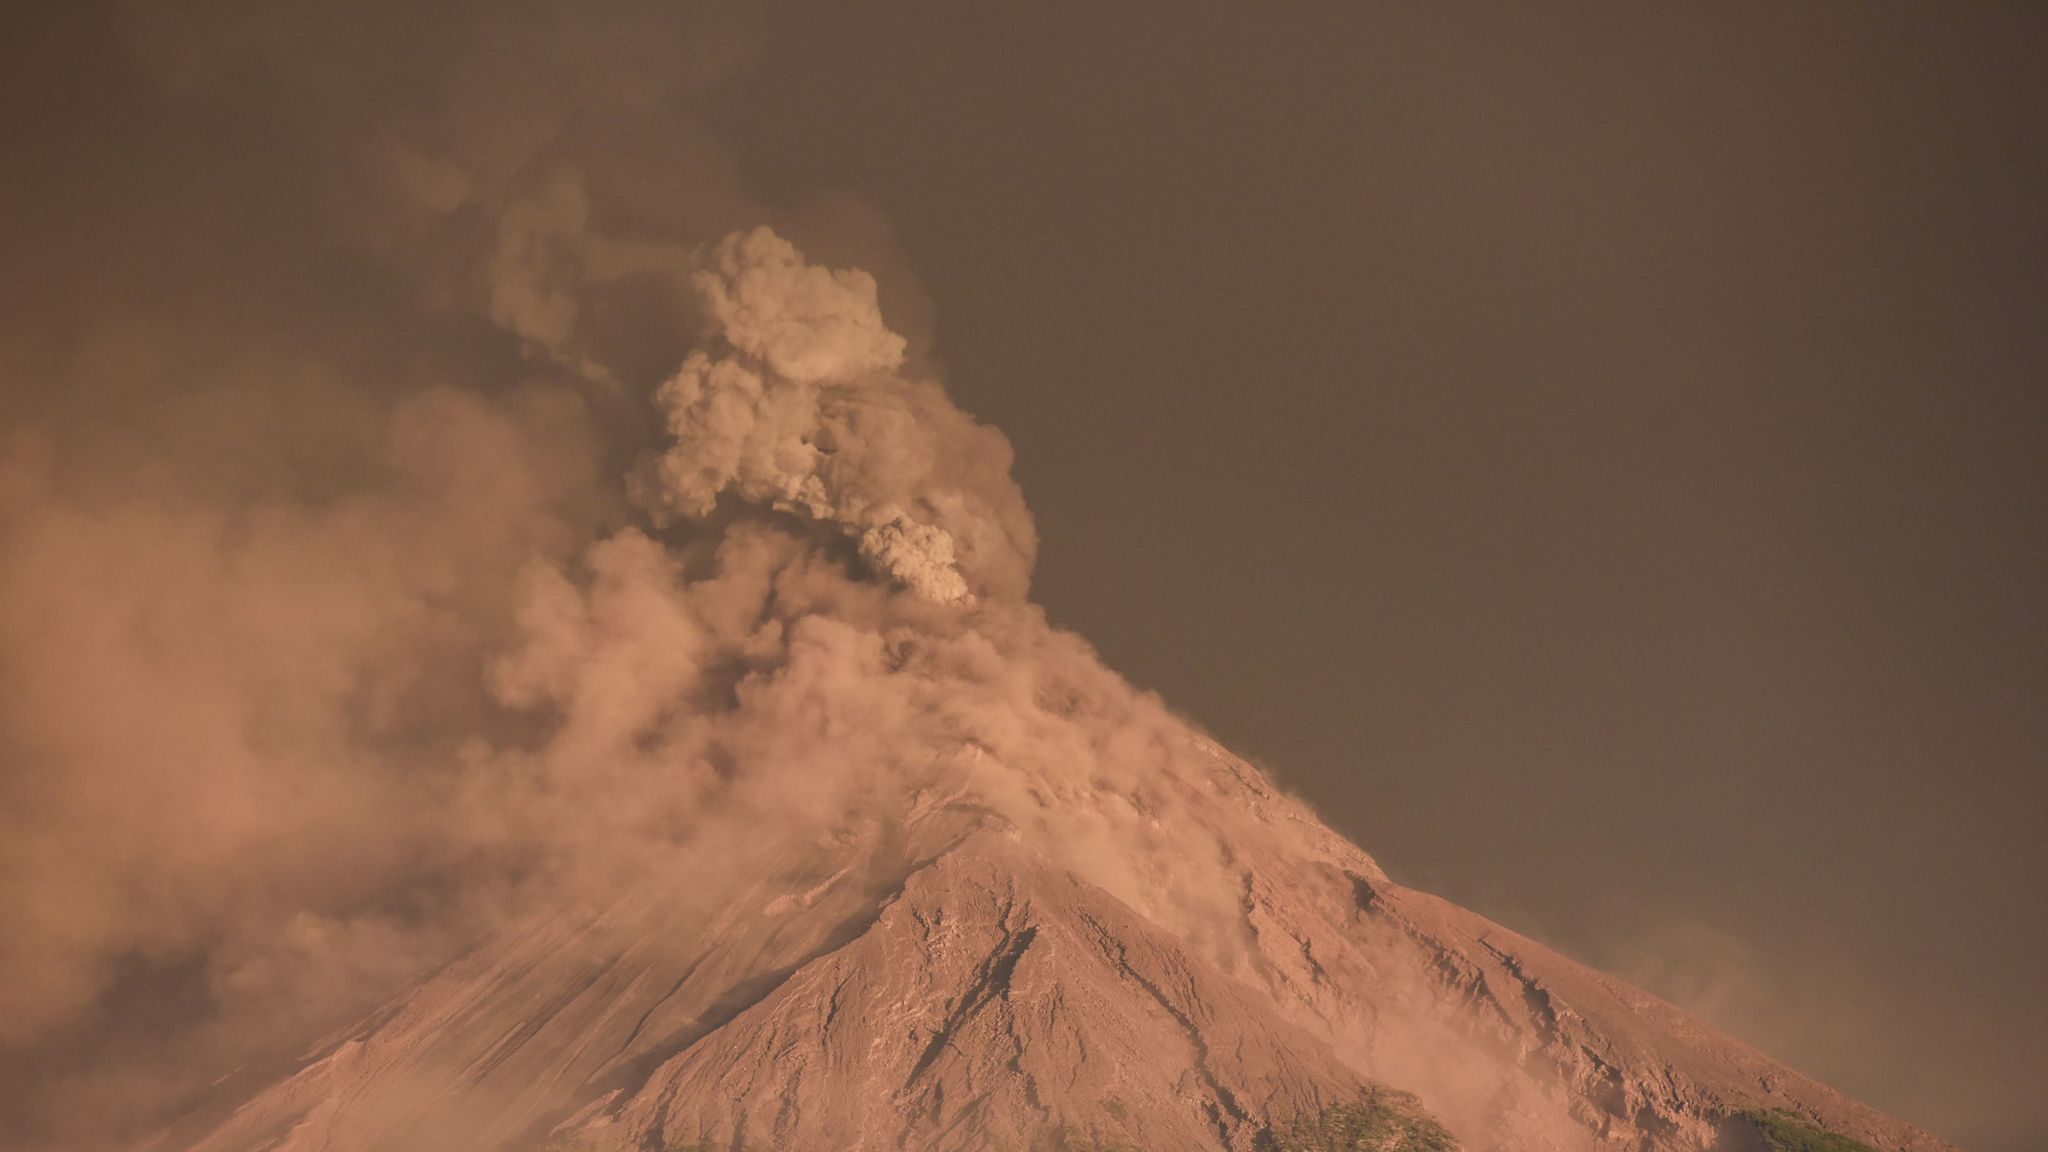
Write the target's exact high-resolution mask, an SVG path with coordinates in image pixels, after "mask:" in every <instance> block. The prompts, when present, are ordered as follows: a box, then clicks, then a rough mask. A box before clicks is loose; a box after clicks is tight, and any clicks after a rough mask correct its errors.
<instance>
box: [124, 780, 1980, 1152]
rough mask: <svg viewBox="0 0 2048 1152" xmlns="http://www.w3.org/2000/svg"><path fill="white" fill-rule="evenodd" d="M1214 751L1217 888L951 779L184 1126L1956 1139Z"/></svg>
mask: <svg viewBox="0 0 2048 1152" xmlns="http://www.w3.org/2000/svg"><path fill="white" fill-rule="evenodd" d="M1205 748H1206V746H1205ZM1206 751H1207V754H1208V756H1209V763H1210V765H1211V768H1212V769H1213V776H1212V778H1211V779H1209V780H1206V781H1202V782H1200V787H1199V788H1193V789H1191V790H1190V791H1191V797H1190V806H1189V810H1191V811H1195V812H1202V811H1205V810H1212V811H1213V812H1214V818H1215V819H1216V820H1217V821H1219V822H1221V823H1222V824H1223V825H1225V826H1227V827H1228V829H1229V833H1230V835H1229V840H1228V842H1229V844H1230V852H1229V855H1230V857H1231V859H1230V860H1229V861H1228V867H1229V870H1230V871H1231V872H1232V873H1233V874H1235V875H1236V876H1237V877H1238V878H1239V884H1240V888H1239V891H1237V892H1236V893H1235V894H1234V902H1235V912H1234V914H1230V915H1227V916H1222V917H1219V918H1218V922H1216V923H1205V924H1203V925H1201V926H1200V927H1199V928H1197V927H1194V926H1191V925H1189V924H1184V923H1183V924H1173V923H1162V922H1160V921H1158V920H1155V919H1153V918H1148V917H1147V916H1146V915H1144V914H1141V913H1140V912H1139V911H1137V910H1136V909H1135V908H1134V907H1133V906H1132V905H1131V904H1130V903H1128V902H1126V901H1125V900H1123V899H1119V898H1118V897H1117V896H1114V895H1112V894H1111V893H1110V892H1109V891H1108V890H1106V889H1105V888H1104V887H1103V886H1101V885H1098V884H1096V883H1092V882H1090V881H1089V880H1088V879H1086V878H1084V877H1083V876H1082V875H1080V874H1079V872H1078V871H1077V870H1076V869H1075V868H1074V867H1072V866H1070V865H1069V864H1065V863H1061V862H1060V857H1059V856H1058V854H1056V853H1052V852H1048V851H1043V850H1042V846H1041V845H1038V844H1035V843H1033V842H1032V838H1031V837H1030V836H1029V835H1027V834H1025V833H1024V832H1023V831H1021V830H1020V829H1018V828H1017V827H1015V826H1014V825H1012V824H1010V823H1009V822H1007V821H1004V820H1002V819H1001V818H998V817H994V816H992V815H990V814H989V813H987V812H985V811H982V810H979V809H975V808H972V807H971V806H948V805H944V804H940V805H934V806H930V807H929V808H928V809H927V810H923V811H921V812H920V814H918V815H917V816H916V818H915V819H913V820H911V821H910V822H909V823H908V824H907V825H905V826H903V827H899V828H894V829H891V830H890V831H889V834H888V835H886V836H877V837H875V838H874V839H873V840H872V841H871V842H869V843H866V844H864V845H861V846H859V847H858V848H857V849H856V850H848V849H847V848H846V847H845V846H839V847H837V848H835V850H834V851H833V852H832V853H828V854H824V855H822V856H821V857H820V858H819V859H821V860H827V861H836V870H831V871H827V870H826V868H827V867H830V866H831V865H827V864H820V863H818V862H817V861H813V862H812V863H811V864H809V865H807V866H806V867H808V869H809V870H808V871H806V870H804V869H803V868H799V869H796V870H793V871H792V872H790V873H788V874H781V875H766V876H762V877H760V878H759V879H758V880H757V881H755V882H753V883H751V884H750V885H749V886H747V887H745V888H744V890H742V891H740V892H738V893H737V894H736V895H735V894H732V893H706V892H699V891H695V890H693V889H692V887H691V885H690V884H689V882H688V880H689V878H688V877H664V878H659V879H658V880H657V881H654V882H650V883H649V884H648V885H647V886H646V887H645V888H642V889H638V890H635V891H633V892H631V893H630V894H625V895H622V896H621V897H620V899H619V900H618V901H617V902H616V903H615V904H614V905H613V906H611V907H608V908H604V909H601V910H594V911H590V910H583V911H574V912H562V913H558V914H554V915H550V916H544V917H540V918H537V919H535V920H532V921H530V922H528V923H526V924H524V925H523V926H521V927H520V928H519V929H518V930H516V931H512V932H508V933H506V934H504V935H502V936H501V937H499V938H497V939H495V940H491V941H488V942H486V943H484V944H483V945H481V946H480V947H478V948H477V949H476V950H475V951H474V952H472V953H471V954H470V955H468V956H467V957H464V958H463V959H462V960H460V961H458V962H457V963H455V964H453V965H451V966H449V967H448V968H446V969H444V970H442V971H441V972H439V973H437V974H435V975H433V976H431V977H429V978H427V979H425V980H424V981H422V982H421V983H420V984H419V985H418V986H417V987H415V988H414V989H413V990H412V991H411V992H410V993H409V994H407V995H406V996H404V997H403V998H402V999H400V1000H399V1001H397V1002H396V1003H394V1004H393V1005H392V1006H391V1007H390V1008H389V1009H387V1010H386V1011H385V1012H384V1013H382V1014H380V1015H379V1016H378V1017H376V1018H374V1019H372V1020H369V1021H366V1022H364V1023H363V1024H362V1025H360V1026H358V1027H356V1028H354V1029H351V1030H350V1031H349V1032H348V1033H347V1034H345V1035H344V1036H342V1037H340V1038H338V1039H336V1040H335V1041H333V1042H330V1043H329V1044H327V1045H326V1046H324V1047H323V1048H322V1049H321V1050H319V1051H318V1052H317V1053H316V1054H315V1055H314V1056H313V1057H312V1058H311V1059H309V1060H308V1061H307V1062H306V1063H305V1064H304V1065H303V1066H301V1067H299V1068H298V1069H297V1070H296V1071H294V1072H292V1073H290V1074H289V1075H287V1076H285V1077H284V1078H283V1079H281V1080H279V1081H278V1082H276V1083H274V1084H271V1085H270V1086H268V1087H263V1088H260V1089H259V1090H257V1091H254V1092H253V1093H248V1094H246V1095H245V1096H244V1097H243V1102H242V1103H240V1105H239V1107H236V1108H235V1109H234V1110H233V1111H232V1112H231V1113H229V1114H226V1115H225V1117H224V1118H218V1117H207V1118H205V1120H204V1121H203V1123H201V1124H200V1126H201V1127H209V1126H210V1129H211V1130H210V1131H204V1132H201V1133H198V1134H193V1133H190V1132H185V1131H180V1132H177V1133H173V1134H166V1136H165V1137H164V1138H162V1139H161V1140H160V1141H159V1142H158V1144H157V1147H159V1148H191V1149H194V1150H196V1152H259V1150H275V1152H315V1150H319V1152H354V1150H358V1149H363V1150H371V1149H379V1150H381V1149H390V1150H396V1152H424V1150H427V1149H433V1150H437V1152H460V1150H478V1152H482V1150H487V1149H488V1150H497V1149H505V1150H523V1149H551V1150H552V1149H561V1150H571V1149H575V1150H587V1152H626V1150H644V1149H669V1150H673V1149H699V1148H718V1149H794V1150H810V1149H817V1150H828V1149H829V1150H838V1149H870V1150H881V1149H908V1150H916V1152H983V1150H995V1149H1017V1150H1023V1149H1056V1148H1073V1149H1143V1150H1146V1152H1177V1150H1182V1149H1185V1150H1190V1152H1192V1150H1196V1149H1202V1150H1214V1149H1228V1150H1231V1152H1252V1150H1281V1152H1289V1150H1307V1149H1321V1148H1338V1147H1341V1148H1347V1149H1350V1148H1377V1149H1386V1150H1389V1152H1398V1150H1402V1149H1406V1150H1409V1152H1439V1150H1441V1149H1447V1148H1451V1147H1455V1146H1460V1145H1462V1146H1463V1147H1465V1148H1469V1149H1503V1150H1505V1149H1515V1150H1525V1149H1530V1150H1534V1149H1558V1150H1566V1149H1570V1150H1578V1149H1586V1150H1591V1149H1633V1150H1642V1152H1650V1150H1664V1149H1672V1150H1677V1149H1687V1150H1703V1149H1726V1150H1730V1152H1733V1150H1750V1149H1757V1150H1762V1149H1764V1148H1766V1147H1767V1145H1766V1143H1765V1141H1764V1137H1763V1135H1762V1134H1761V1130H1760V1129H1759V1127H1758V1126H1757V1124H1756V1123H1755V1122H1754V1121H1752V1120H1749V1119H1745V1115H1749V1114H1757V1113H1762V1112H1770V1111H1774V1110H1775V1111H1778V1112H1782V1113H1785V1114H1791V1115H1796V1116H1797V1117H1799V1118H1801V1122H1802V1123H1810V1124H1812V1125H1814V1126H1816V1127H1819V1128H1823V1129H1825V1130H1828V1131H1831V1132H1835V1133H1838V1134H1840V1135H1842V1136H1845V1137H1848V1138H1851V1139H1854V1140H1856V1141H1860V1142H1863V1143H1865V1144H1867V1145H1869V1146H1871V1147H1873V1148H1878V1149H1887V1150H1898V1152H1939V1150H1941V1149H1945V1148H1947V1147H1948V1146H1947V1145H1944V1144H1943V1143H1941V1142H1940V1141H1938V1140H1936V1139H1934V1138H1933V1137H1930V1136H1928V1135H1927V1134H1925V1133H1922V1132H1920V1131H1918V1130H1916V1129H1914V1128H1912V1127H1911V1126H1909V1125H1906V1124H1903V1123H1901V1122H1899V1121H1895V1120H1892V1119H1890V1118H1888V1117H1885V1116H1883V1115H1881V1114H1879V1113H1877V1112H1875V1111H1872V1110H1871V1109H1869V1108H1866V1107H1864V1106H1862V1105H1859V1104H1857V1103H1855V1102H1854V1101H1851V1100H1849V1099H1847V1098H1845V1097H1843V1096H1841V1095H1840V1094H1838V1093H1835V1092H1833V1091H1830V1090H1829V1089H1827V1088H1825V1087H1823V1086H1821V1085H1819V1084H1816V1083H1814V1082H1813V1081H1811V1080H1808V1079H1806V1078H1805V1077H1802V1076H1800V1075H1799V1074H1798V1073H1795V1072H1793V1071H1791V1070H1789V1069H1786V1068H1784V1067H1782V1066H1779V1065H1777V1064H1774V1063H1773V1062H1771V1061H1770V1060H1769V1059H1768V1058H1766V1057H1764V1056H1762V1055H1761V1054H1759V1053H1757V1052H1755V1051H1753V1050H1751V1049H1749V1048H1747V1047H1745V1046H1743V1045H1741V1044H1739V1043H1737V1042H1735V1041H1733V1040H1730V1039H1728V1038H1726V1037H1724V1036H1720V1035H1718V1034H1716V1033H1714V1032H1713V1031H1712V1030H1711V1029H1708V1028H1707V1027H1705V1026H1704V1025H1702V1024H1700V1023H1699V1022H1697V1021H1695V1020H1692V1019H1691V1018H1689V1017H1687V1016H1686V1015H1685V1014H1683V1013H1682V1012H1680V1011H1679V1010H1677V1009H1676V1008H1673V1007H1672V1006H1670V1005H1668V1004H1665V1003H1663V1002H1662V1001H1659V1000H1657V999H1655V998H1654V997H1651V996H1649V995H1647V994H1645V993H1642V992H1639V991H1637V990H1635V989H1632V988H1629V987H1628V986H1626V985H1623V984H1621V983H1619V982H1618V981H1615V980H1612V979H1609V978H1607V977H1605V976H1602V975H1600V974H1598V973H1596V972H1593V971H1590V970H1588V969H1586V968H1584V967H1582V966H1579V965H1577V964H1574V963H1573V962H1571V961H1570V960H1567V959H1565V958H1563V957H1561V956H1559V955H1557V954H1556V953H1554V952H1552V951H1550V950H1549V949H1546V948H1544V947H1543V946H1541V945H1539V944H1536V943H1534V942H1532V941H1530V940H1527V939H1525V938H1523V937H1520V936H1518V935H1516V934H1514V933H1512V932H1509V931H1507V930H1505V929H1503V928H1500V927H1499V926H1497V925H1494V924H1491V923H1489V922H1487V921H1485V920H1483V919H1481V918H1479V917H1477V916H1474V915H1473V914H1471V913H1469V912H1465V911H1463V910H1461V909H1459V908H1456V907H1454V906H1452V905H1449V904H1447V903H1445V902H1443V901H1441V900H1437V899H1435V898H1433V897H1430V896H1427V895H1424V894H1421V893H1418V892H1413V891H1409V890H1407V889H1404V888H1401V887H1399V886H1397V885H1395V884H1393V883H1391V882H1390V881H1388V880H1387V878H1386V877H1385V875H1384V874H1383V873H1382V872H1380V870H1379V869H1378V868H1377V867H1375V866H1374V865H1373V863H1372V861H1371V860H1370V859H1369V858H1368V857H1366V856H1365V854H1364V853H1362V852H1359V851H1358V850H1357V849H1356V848H1355V847H1353V846H1351V845H1350V844H1348V843H1346V842H1344V841H1343V840H1342V839H1341V838H1339V837H1337V836H1335V835H1334V834H1333V833H1331V832H1330V831H1329V830H1328V829H1327V828H1325V827H1323V826H1322V825H1321V824H1320V823H1318V822H1316V821H1315V820H1314V818H1313V817H1312V815H1310V814H1309V813H1308V812H1307V811H1306V810H1305V809H1304V808H1302V807H1301V806H1300V805H1299V804H1297V803H1296V802H1294V801H1292V800H1290V799H1288V798H1287V797H1285V796H1283V795H1281V794H1279V793H1277V792H1276V791H1274V790H1273V789H1272V788H1271V787H1270V786H1269V785H1267V784H1266V782H1265V781H1264V780H1263V778H1262V777H1260V776H1259V774H1258V773H1257V772H1256V771H1255V770H1254V769H1252V768H1250V767H1249V766H1248V765H1246V764H1244V763H1243V762H1241V761H1238V760H1236V759H1235V758H1232V757H1229V756H1228V755H1226V754H1223V753H1221V752H1220V751H1216V750H1214V749H1206ZM1194 793H1200V795H1198V796H1197V795H1194ZM1408 1093H1412V1094H1413V1095H1412V1096H1411V1095H1408ZM216 1119H218V1123H215V1122H214V1121H215V1120H216ZM1439 1125H1441V1126H1439Z"/></svg>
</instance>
